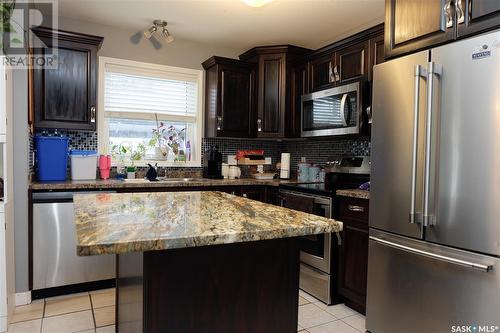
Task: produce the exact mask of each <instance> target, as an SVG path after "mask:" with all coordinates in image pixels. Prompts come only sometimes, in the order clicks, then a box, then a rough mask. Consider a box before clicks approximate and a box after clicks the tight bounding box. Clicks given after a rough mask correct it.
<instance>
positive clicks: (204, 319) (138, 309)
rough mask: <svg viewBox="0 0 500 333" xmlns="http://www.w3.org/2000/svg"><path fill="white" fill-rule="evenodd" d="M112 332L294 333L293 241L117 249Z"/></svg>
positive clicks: (295, 283) (296, 261)
mask: <svg viewBox="0 0 500 333" xmlns="http://www.w3.org/2000/svg"><path fill="white" fill-rule="evenodd" d="M117 263H118V264H117V266H118V267H117V273H118V278H117V300H116V302H117V306H116V309H117V313H116V315H117V327H116V329H117V332H119V333H129V332H130V333H140V332H144V333H146V332H147V333H160V332H161V333H168V332H172V333H174V332H175V333H181V332H182V333H190V332H193V333H194V332H196V333H200V332H207V333H208V332H214V333H226V332H227V333H232V332H238V333H245V332H246V333H251V332H255V333H257V332H258V333H263V332H266V333H267V332H269V333H292V332H297V321H298V290H299V248H298V238H281V239H272V240H262V241H255V242H244V243H234V244H223V245H212V246H203V247H188V248H180V249H173V250H160V251H147V252H131V253H125V254H119V255H118V260H117Z"/></svg>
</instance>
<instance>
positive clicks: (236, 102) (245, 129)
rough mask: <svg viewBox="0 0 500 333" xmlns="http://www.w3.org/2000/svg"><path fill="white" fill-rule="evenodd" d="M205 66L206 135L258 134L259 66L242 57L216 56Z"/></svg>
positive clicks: (247, 135) (234, 135) (246, 135)
mask: <svg viewBox="0 0 500 333" xmlns="http://www.w3.org/2000/svg"><path fill="white" fill-rule="evenodd" d="M203 68H204V69H205V136H207V137H251V136H253V135H254V126H253V125H254V111H253V109H254V85H255V82H254V80H255V66H254V65H253V64H251V63H247V62H244V61H240V60H235V59H228V58H222V57H212V58H210V59H208V60H206V61H205V62H204V63H203Z"/></svg>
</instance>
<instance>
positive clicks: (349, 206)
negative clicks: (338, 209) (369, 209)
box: [347, 205, 365, 212]
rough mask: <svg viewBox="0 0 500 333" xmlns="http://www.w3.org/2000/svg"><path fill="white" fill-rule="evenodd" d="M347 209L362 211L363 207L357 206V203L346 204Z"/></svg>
mask: <svg viewBox="0 0 500 333" xmlns="http://www.w3.org/2000/svg"><path fill="white" fill-rule="evenodd" d="M347 209H349V210H350V211H351V212H364V211H365V207H362V206H357V205H348V206H347Z"/></svg>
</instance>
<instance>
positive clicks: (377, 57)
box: [203, 24, 384, 138]
mask: <svg viewBox="0 0 500 333" xmlns="http://www.w3.org/2000/svg"><path fill="white" fill-rule="evenodd" d="M383 61H384V25H383V24H379V25H377V26H375V27H373V28H370V29H367V30H365V31H362V32H360V33H358V34H355V35H353V36H350V37H348V38H345V39H343V40H341V41H338V42H335V43H333V44H330V45H327V46H325V47H323V48H321V49H319V50H317V51H314V52H313V51H312V50H309V49H305V48H301V47H297V46H293V45H277V46H261V47H255V48H253V49H250V50H248V51H247V52H245V53H243V54H241V55H240V60H236V59H228V58H221V57H212V58H210V59H208V60H207V61H205V62H204V63H203V68H205V79H206V83H205V135H206V136H207V137H221V136H226V137H259V138H295V137H300V135H301V134H300V133H301V111H302V101H301V98H302V95H305V94H308V93H311V92H313V91H317V90H321V89H326V88H330V87H335V86H339V85H344V84H348V83H351V82H354V81H356V82H358V81H359V82H360V86H361V87H362V88H361V89H362V90H363V91H362V92H361V94H362V99H363V100H362V102H363V104H366V106H369V105H370V101H369V97H370V91H369V90H370V85H369V84H368V82H370V81H371V78H372V74H371V72H372V67H373V66H374V65H376V64H379V63H381V62H383ZM361 117H362V119H363V117H364V116H363V115H362V116H361Z"/></svg>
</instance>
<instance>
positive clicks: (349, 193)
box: [336, 189, 370, 200]
mask: <svg viewBox="0 0 500 333" xmlns="http://www.w3.org/2000/svg"><path fill="white" fill-rule="evenodd" d="M336 194H337V195H340V196H343V197H350V198H358V199H368V200H369V199H370V191H367V190H360V189H350V190H337V192H336Z"/></svg>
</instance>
